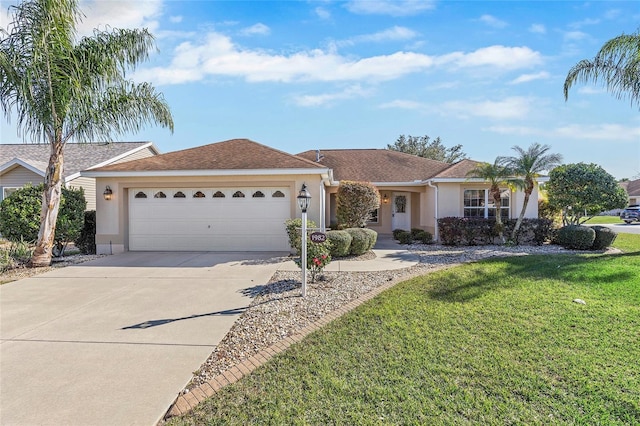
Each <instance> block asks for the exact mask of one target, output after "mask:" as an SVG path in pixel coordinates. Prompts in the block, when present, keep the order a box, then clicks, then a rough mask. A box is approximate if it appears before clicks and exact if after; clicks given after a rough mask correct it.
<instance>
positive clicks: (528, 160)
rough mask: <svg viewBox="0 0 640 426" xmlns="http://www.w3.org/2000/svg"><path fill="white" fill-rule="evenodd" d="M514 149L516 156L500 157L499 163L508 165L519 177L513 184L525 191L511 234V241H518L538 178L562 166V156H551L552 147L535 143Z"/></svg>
mask: <svg viewBox="0 0 640 426" xmlns="http://www.w3.org/2000/svg"><path fill="white" fill-rule="evenodd" d="M512 149H513V150H514V151H516V153H517V155H516V156H513V157H500V158H499V161H500V162H502V163H504V164H506V166H507V167H509V168H510V169H511V171H512V173H513V174H514V176H517V177H518V179H514V180H512V183H513V184H514V185H516V186H517V187H519V188H520V189H522V190H523V191H524V201H523V203H522V210H521V211H520V215H519V216H518V220H517V221H516V225H515V226H514V227H513V231H512V232H511V240H512V241H516V235H517V234H518V231H519V230H520V226H521V225H522V220H523V219H524V214H525V212H526V210H527V206H528V205H529V198H530V197H531V194H532V193H533V190H534V188H535V180H536V178H538V177H539V176H540V174H541V173H542V172H544V171H549V170H551V169H553V168H554V167H556V166H558V165H560V163H561V162H562V155H560V154H549V153H548V152H549V150H550V149H551V147H550V146H548V145H540V144H539V143H534V144H532V145H531V146H530V147H529V148H527V149H523V148H520V147H519V146H514V147H513V148H512Z"/></svg>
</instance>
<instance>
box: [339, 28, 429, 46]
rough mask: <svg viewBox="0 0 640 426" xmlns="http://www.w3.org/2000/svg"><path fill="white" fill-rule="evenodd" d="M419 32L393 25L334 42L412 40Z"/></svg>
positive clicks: (348, 44)
mask: <svg viewBox="0 0 640 426" xmlns="http://www.w3.org/2000/svg"><path fill="white" fill-rule="evenodd" d="M418 35H419V34H418V33H417V32H415V31H413V30H411V29H409V28H406V27H399V26H395V27H391V28H388V29H386V30H383V31H379V32H377V33H373V34H362V35H358V36H354V37H352V38H349V39H347V40H340V41H336V42H335V43H334V45H335V46H338V47H342V46H353V45H354V44H356V43H382V42H386V41H405V40H411V39H414V38H416V37H417V36H418Z"/></svg>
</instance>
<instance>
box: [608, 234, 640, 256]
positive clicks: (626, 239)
mask: <svg viewBox="0 0 640 426" xmlns="http://www.w3.org/2000/svg"><path fill="white" fill-rule="evenodd" d="M613 247H615V248H617V249H620V250H622V251H623V252H625V253H633V252H639V251H640V234H623V233H619V234H618V236H617V237H616V240H615V241H614V242H613Z"/></svg>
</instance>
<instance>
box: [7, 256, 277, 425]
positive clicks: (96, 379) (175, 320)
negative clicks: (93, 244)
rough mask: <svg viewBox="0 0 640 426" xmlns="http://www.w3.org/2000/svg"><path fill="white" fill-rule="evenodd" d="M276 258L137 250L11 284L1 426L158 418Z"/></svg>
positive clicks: (148, 421)
mask: <svg viewBox="0 0 640 426" xmlns="http://www.w3.org/2000/svg"><path fill="white" fill-rule="evenodd" d="M274 255H275V254H273V253H272V254H268V253H267V254H264V253H261V254H250V253H223V254H217V253H139V252H138V253H125V254H123V255H116V256H109V257H105V258H102V259H99V260H97V261H93V262H88V263H85V264H82V265H78V266H70V267H66V268H61V269H58V270H55V271H51V272H48V273H45V274H42V275H38V276H36V277H33V278H28V279H24V280H20V281H16V282H12V283H8V284H4V285H2V286H0V337H1V341H0V424H1V425H83V426H84V425H146V426H149V425H154V424H156V423H157V421H158V420H159V419H160V418H161V417H162V416H163V414H164V413H165V412H166V410H167V408H168V407H169V406H170V405H171V403H172V402H173V401H174V399H175V397H176V395H177V394H178V392H180V391H181V390H182V389H183V388H184V386H185V385H186V384H187V383H188V381H189V380H190V379H191V376H192V373H193V371H195V370H196V369H198V368H199V367H200V365H201V364H202V363H203V362H204V361H205V360H206V359H207V357H208V356H209V355H210V354H211V352H212V350H213V348H214V347H215V346H216V345H217V344H218V343H219V342H220V340H221V339H222V338H223V337H224V336H225V335H226V333H227V332H228V330H229V329H230V328H231V326H232V325H233V323H234V321H235V320H236V319H237V318H238V317H239V316H240V315H241V314H242V312H243V311H244V310H245V309H246V308H247V307H248V306H249V304H250V303H251V296H252V294H253V293H254V292H255V291H256V290H257V287H258V286H261V285H264V284H266V283H267V282H268V281H269V279H270V278H271V276H272V275H273V274H274V273H275V271H276V269H278V266H279V263H264V261H265V259H271V258H273V256H274ZM279 255H284V253H279Z"/></svg>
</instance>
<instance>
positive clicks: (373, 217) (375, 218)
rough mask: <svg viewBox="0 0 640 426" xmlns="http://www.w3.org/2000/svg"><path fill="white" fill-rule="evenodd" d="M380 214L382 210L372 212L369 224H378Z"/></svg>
mask: <svg viewBox="0 0 640 426" xmlns="http://www.w3.org/2000/svg"><path fill="white" fill-rule="evenodd" d="M379 212H380V209H375V210H371V213H370V215H369V220H368V222H369V223H378V213H379Z"/></svg>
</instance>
